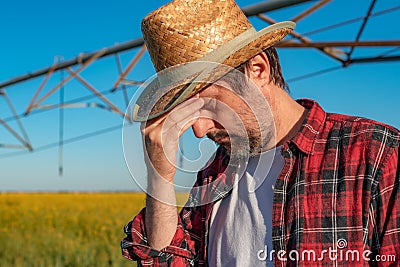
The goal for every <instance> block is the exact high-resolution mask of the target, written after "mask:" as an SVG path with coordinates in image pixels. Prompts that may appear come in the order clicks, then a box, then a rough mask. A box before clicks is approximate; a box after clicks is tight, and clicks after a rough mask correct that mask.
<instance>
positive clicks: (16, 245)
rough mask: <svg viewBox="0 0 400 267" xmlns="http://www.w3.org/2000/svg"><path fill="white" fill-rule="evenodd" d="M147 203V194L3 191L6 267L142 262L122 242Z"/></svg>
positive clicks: (1, 248) (0, 239)
mask: <svg viewBox="0 0 400 267" xmlns="http://www.w3.org/2000/svg"><path fill="white" fill-rule="evenodd" d="M144 205H145V195H144V194H142V193H4V194H0V266H2V267H5V266H7V267H8V266H10V267H11V266H12V267H15V266H38V267H39V266H40V267H44V266H51V267H55V266H71V267H80V266H98V267H100V266H136V264H135V263H133V262H131V261H128V260H125V259H124V258H123V257H122V256H121V250H120V246H119V243H120V241H121V239H122V238H123V237H124V233H123V227H124V225H125V224H126V223H127V222H129V221H130V220H131V219H132V218H133V216H134V215H135V214H137V213H138V212H139V211H140V210H141V209H142V208H143V207H144Z"/></svg>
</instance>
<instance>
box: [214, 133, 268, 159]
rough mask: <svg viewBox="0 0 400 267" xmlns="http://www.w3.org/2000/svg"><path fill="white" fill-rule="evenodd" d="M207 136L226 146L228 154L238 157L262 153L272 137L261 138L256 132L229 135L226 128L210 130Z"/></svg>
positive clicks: (245, 157)
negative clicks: (244, 134)
mask: <svg viewBox="0 0 400 267" xmlns="http://www.w3.org/2000/svg"><path fill="white" fill-rule="evenodd" d="M207 137H208V138H210V139H211V140H213V141H214V142H215V143H217V144H218V145H220V146H222V147H224V148H225V150H226V152H227V153H228V155H229V156H230V157H231V158H236V159H247V158H249V157H252V156H256V155H258V154H260V153H261V152H262V151H263V147H264V146H265V145H266V143H267V142H268V140H269V139H270V136H264V138H261V136H260V134H257V133H255V132H250V133H248V134H247V136H240V135H235V134H231V135H229V134H228V132H227V131H226V130H217V131H214V132H210V133H208V134H207ZM262 139H264V140H262Z"/></svg>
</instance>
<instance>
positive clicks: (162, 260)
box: [121, 208, 196, 266]
mask: <svg viewBox="0 0 400 267" xmlns="http://www.w3.org/2000/svg"><path fill="white" fill-rule="evenodd" d="M145 213H146V208H143V209H142V211H141V212H140V213H139V214H138V215H137V216H135V218H134V219H133V220H132V221H131V222H129V223H128V224H127V225H126V226H125V228H124V232H125V234H126V237H125V238H124V239H123V240H122V241H121V249H122V255H123V256H124V257H125V258H127V259H129V260H135V261H138V266H193V265H194V261H195V256H196V253H195V244H194V241H193V240H191V237H190V235H189V233H188V232H187V231H186V230H185V229H184V228H183V227H182V221H181V218H180V216H178V225H177V228H176V232H175V235H174V237H173V239H172V241H171V244H170V245H169V246H167V247H166V248H164V249H162V250H156V249H153V248H151V247H150V246H149V244H148V243H147V236H146V228H145Z"/></svg>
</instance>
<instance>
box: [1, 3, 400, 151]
mask: <svg viewBox="0 0 400 267" xmlns="http://www.w3.org/2000/svg"><path fill="white" fill-rule="evenodd" d="M306 2H308V3H307V5H304V4H305V3H306ZM329 2H331V1H330V0H321V1H310V0H272V1H267V2H261V3H258V4H255V5H252V6H248V7H245V8H243V11H244V12H245V14H246V15H247V16H249V17H256V18H258V19H260V20H261V21H263V22H266V23H268V24H272V23H275V22H276V21H275V20H274V19H273V18H272V17H271V16H268V15H266V14H265V13H268V12H271V11H274V10H278V9H282V8H288V7H292V6H295V5H298V6H299V7H305V6H306V7H305V8H304V10H303V11H301V12H300V13H299V14H297V15H296V16H294V17H293V18H292V19H291V20H292V21H295V22H296V23H301V21H302V20H303V19H304V18H306V17H308V16H310V15H311V14H313V13H314V12H317V11H318V10H319V9H320V8H321V7H323V6H325V5H327V4H328V3H329ZM376 2H377V0H372V1H371V2H370V6H369V9H368V11H367V14H366V15H365V16H363V17H358V18H354V19H351V20H347V21H342V22H340V23H336V24H332V25H329V26H325V27H322V28H317V29H315V30H313V31H312V32H308V33H303V34H302V33H299V32H297V31H293V32H292V33H291V34H290V37H291V38H289V39H285V40H284V41H282V42H280V43H279V44H277V47H280V48H296V49H304V48H308V49H315V50H318V51H320V52H321V53H322V54H323V55H325V56H327V57H329V58H332V59H334V60H335V61H337V62H338V63H339V64H340V66H341V67H346V66H348V65H350V64H355V63H371V62H387V61H398V60H400V55H391V54H392V53H390V52H388V53H385V54H380V55H375V56H372V57H363V58H354V57H353V52H354V49H355V48H357V47H374V48H376V47H380V48H383V47H388V48H392V50H391V51H395V50H397V49H399V47H400V39H397V40H374V41H362V40H360V39H361V38H360V37H361V35H362V33H363V31H364V29H365V25H366V23H367V22H368V20H369V19H370V18H371V17H374V16H379V15H383V14H385V13H389V12H393V11H396V10H399V9H400V6H395V7H393V8H390V9H388V10H384V11H380V12H376V13H374V12H373V8H374V6H375V4H376ZM359 21H362V25H361V27H360V28H359V30H358V32H357V35H356V38H355V39H354V40H348V41H327V42H326V41H324V42H318V41H313V40H312V39H310V38H309V37H308V35H311V34H314V33H317V32H323V31H327V30H330V29H332V28H335V27H340V26H343V25H346V24H350V23H354V22H359ZM345 48H347V50H348V51H346V50H345ZM136 50H137V51H136ZM128 51H130V52H132V51H136V54H135V55H134V56H133V57H132V59H131V60H130V62H129V63H128V64H127V65H126V66H123V64H122V63H121V60H120V55H121V54H124V53H126V52H128ZM145 52H146V47H145V45H144V42H143V39H141V38H139V39H135V40H132V41H129V42H126V43H123V44H119V45H115V46H112V47H109V48H104V49H101V50H98V51H95V52H92V53H81V54H80V55H79V56H77V57H76V58H74V59H71V60H66V61H61V62H55V63H54V64H53V65H52V66H50V67H47V68H44V69H41V70H37V71H34V72H32V73H29V74H26V75H22V76H18V77H15V78H13V79H10V80H8V81H4V82H1V83H0V99H1V98H4V99H5V100H6V103H7V105H8V106H9V107H10V110H11V113H12V117H10V118H8V119H2V118H1V114H0V124H1V125H2V126H3V127H4V128H5V129H6V130H7V131H8V132H9V133H10V134H12V135H13V136H14V137H15V139H16V140H17V141H18V142H19V143H20V144H18V145H12V144H1V140H0V148H23V149H27V150H33V149H34V147H33V146H32V145H31V143H30V141H29V138H28V134H27V133H26V131H25V129H24V127H23V125H22V122H21V120H20V118H21V116H22V115H23V116H29V115H30V114H31V113H32V111H34V110H50V109H64V108H83V107H91V108H93V107H95V108H100V109H104V110H107V111H110V112H113V113H115V114H117V115H118V116H120V117H125V116H126V118H127V119H130V118H129V116H130V115H129V114H125V112H124V110H125V109H126V107H127V106H128V103H129V99H130V95H129V92H128V90H127V89H128V88H127V87H129V86H138V85H140V84H141V83H142V81H135V80H130V79H128V78H127V77H128V75H129V74H130V73H132V72H134V71H135V66H136V65H137V63H138V62H139V61H140V60H141V58H142V56H143V55H144V53H145ZM111 56H114V57H115V60H116V61H115V63H116V64H115V68H116V69H117V73H118V76H117V77H115V80H114V82H113V83H112V84H110V85H109V86H108V88H110V89H109V90H108V91H106V92H104V91H103V92H102V91H100V90H99V89H97V88H96V87H95V86H93V85H92V84H91V82H90V81H88V80H87V79H86V78H84V77H83V75H82V74H81V73H82V71H83V70H85V69H86V68H88V67H90V66H91V65H92V64H94V63H97V62H100V61H101V59H102V58H105V57H111ZM60 71H64V72H66V73H67V74H68V75H67V76H66V77H64V78H63V79H62V80H61V81H60V82H59V83H58V84H57V85H55V86H51V87H49V88H48V86H47V85H48V81H49V79H50V78H51V77H52V75H54V74H55V73H58V72H60ZM35 78H42V82H41V83H40V85H39V87H38V88H37V90H36V92H35V93H34V95H33V96H32V99H31V101H30V103H29V105H28V106H27V107H26V109H25V110H24V111H22V112H17V110H15V108H14V106H13V105H12V102H11V100H10V99H9V98H8V97H7V94H6V91H7V90H9V89H12V86H14V85H16V84H20V83H22V82H24V81H27V80H31V79H35ZM72 80H74V81H76V82H78V83H80V84H81V85H82V86H83V87H84V88H85V89H86V90H88V91H89V92H90V93H91V95H92V96H93V98H95V99H97V100H98V102H89V103H88V102H81V100H82V99H79V100H80V101H68V102H64V101H60V102H59V103H53V104H44V101H45V100H47V99H49V97H50V96H52V95H54V94H55V93H56V92H59V91H60V90H62V89H63V86H65V85H66V84H67V83H69V82H71V81H72ZM107 93H118V94H121V96H122V98H123V100H124V101H123V102H124V106H121V105H119V106H118V105H117V104H115V103H113V102H112V101H111V100H110V99H109V98H107V97H106V94H107ZM60 116H61V113H60ZM11 120H15V121H17V125H18V130H15V129H13V128H12V127H11V126H10V125H9V124H8V123H7V121H11ZM61 127H63V126H62V125H61V124H60V129H61ZM18 132H20V133H18ZM60 139H62V134H61V130H60ZM60 144H63V142H62V140H60Z"/></svg>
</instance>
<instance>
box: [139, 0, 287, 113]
mask: <svg viewBox="0 0 400 267" xmlns="http://www.w3.org/2000/svg"><path fill="white" fill-rule="evenodd" d="M294 27H295V23H294V22H291V21H287V22H280V23H276V24H273V25H271V26H268V27H266V28H264V29H262V30H260V31H256V30H255V29H254V27H253V26H252V25H251V23H250V22H249V20H248V19H247V17H246V15H245V14H244V13H243V12H242V10H241V9H240V8H239V6H238V5H237V4H236V3H235V2H234V0H175V1H173V2H170V3H168V4H166V5H164V6H162V7H160V8H159V9H157V10H155V11H153V12H151V13H150V14H149V15H147V16H146V17H145V18H144V19H143V21H142V33H143V37H144V40H145V43H146V46H147V50H148V52H149V54H150V57H151V60H152V62H153V65H154V67H155V69H156V71H157V73H158V78H156V79H155V80H153V81H152V82H151V83H150V84H147V85H146V88H145V89H144V91H143V92H142V94H141V95H140V96H139V98H138V100H137V102H136V104H135V107H134V110H133V114H132V115H133V116H132V117H133V120H135V121H145V120H148V119H152V118H155V117H157V116H159V115H162V114H163V113H165V112H167V111H169V110H170V109H172V108H173V107H175V106H176V105H178V104H179V103H181V102H182V101H184V100H186V99H188V98H189V97H191V96H193V95H195V94H196V93H198V92H199V91H200V90H201V89H204V87H205V86H206V85H207V83H204V82H196V77H201V78H202V79H203V78H204V77H209V76H210V75H211V76H213V80H215V79H217V78H218V77H219V78H220V77H221V76H222V75H224V74H226V72H225V73H224V72H223V71H220V73H218V74H216V71H215V69H210V68H207V67H205V69H201V70H198V69H197V70H196V71H193V68H192V69H190V70H189V71H187V70H184V71H179V68H178V69H176V68H175V70H174V72H173V73H172V74H171V73H170V72H168V70H166V69H168V68H169V67H172V66H177V65H182V64H185V63H190V62H204V61H205V62H216V63H221V64H224V65H227V66H230V67H232V68H236V67H238V66H239V65H241V64H242V63H244V62H246V61H247V60H249V59H250V58H252V57H254V56H256V55H257V54H259V53H260V52H262V51H263V50H264V49H266V48H268V47H270V46H272V45H273V44H275V43H276V42H278V41H280V40H281V39H283V38H284V37H285V36H286V35H287V34H288V33H290V32H291V31H292V30H293V29H294ZM204 66H207V65H204ZM162 73H165V75H162ZM184 77H186V78H187V79H186V80H185V79H184ZM182 80H185V82H184V83H185V84H184V85H182ZM166 89H167V90H166ZM161 91H162V93H161V95H160V92H161Z"/></svg>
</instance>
